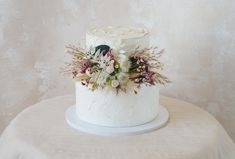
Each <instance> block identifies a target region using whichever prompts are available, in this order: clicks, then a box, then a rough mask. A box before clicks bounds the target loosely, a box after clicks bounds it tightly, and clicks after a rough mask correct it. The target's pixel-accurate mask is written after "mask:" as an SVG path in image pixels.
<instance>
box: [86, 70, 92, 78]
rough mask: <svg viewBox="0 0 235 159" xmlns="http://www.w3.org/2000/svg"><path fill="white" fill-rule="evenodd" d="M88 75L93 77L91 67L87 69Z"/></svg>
mask: <svg viewBox="0 0 235 159" xmlns="http://www.w3.org/2000/svg"><path fill="white" fill-rule="evenodd" d="M86 75H87V76H89V77H92V76H93V75H94V74H93V73H92V72H91V68H87V69H86Z"/></svg>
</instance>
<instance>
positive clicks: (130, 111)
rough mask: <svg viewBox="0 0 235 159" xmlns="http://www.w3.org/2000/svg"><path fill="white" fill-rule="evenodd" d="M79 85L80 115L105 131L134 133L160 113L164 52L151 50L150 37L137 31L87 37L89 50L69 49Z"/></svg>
mask: <svg viewBox="0 0 235 159" xmlns="http://www.w3.org/2000/svg"><path fill="white" fill-rule="evenodd" d="M67 50H68V52H69V53H70V54H72V55H73V62H72V64H71V65H70V66H72V67H71V72H72V76H73V78H74V79H76V114H77V116H78V118H79V119H81V120H83V121H85V122H88V123H91V124H95V125H100V126H107V127H131V126H137V125H142V124H145V123H148V122H150V121H152V120H154V119H155V118H156V117H157V115H158V113H159V84H164V83H167V82H168V79H167V78H166V77H165V76H163V75H161V74H160V73H159V72H158V71H159V70H161V69H162V66H163V65H162V63H161V62H160V61H159V57H160V55H161V53H162V52H161V51H158V50H157V48H156V47H154V48H149V33H148V31H147V30H146V29H143V28H135V27H111V26H110V27H104V28H98V29H92V30H90V31H88V32H87V34H86V49H81V48H77V47H75V46H68V47H67Z"/></svg>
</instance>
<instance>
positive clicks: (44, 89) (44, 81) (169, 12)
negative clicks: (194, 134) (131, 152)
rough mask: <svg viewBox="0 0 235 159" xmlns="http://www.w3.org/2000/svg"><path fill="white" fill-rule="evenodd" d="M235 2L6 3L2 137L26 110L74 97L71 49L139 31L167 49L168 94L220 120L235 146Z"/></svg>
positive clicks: (0, 79) (0, 33) (1, 8)
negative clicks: (96, 32) (88, 34)
mask: <svg viewBox="0 0 235 159" xmlns="http://www.w3.org/2000/svg"><path fill="white" fill-rule="evenodd" d="M234 11H235V1H233V0H226V1H223V0H178V1H173V0H129V1H128V0H119V1H117V0H50V1H48V0H9V1H8V0H5V1H4V0H0V88H1V96H0V130H3V128H4V127H5V126H6V125H7V124H8V123H9V121H10V120H11V119H12V118H13V117H14V116H15V115H16V114H17V113H18V112H20V111H21V110H22V109H24V108H26V107H27V106H29V105H31V104H33V103H36V102H38V101H40V100H43V99H46V98H49V97H53V96H57V95H63V94H68V93H73V83H72V81H71V80H70V79H69V78H65V77H62V76H60V75H59V73H58V72H59V68H60V67H61V66H62V64H63V61H64V60H65V59H67V57H66V56H65V55H64V44H66V43H75V42H78V41H84V33H85V31H86V30H87V29H88V28H90V27H95V26H102V25H133V26H135V25H138V26H145V27H147V28H149V30H150V31H151V34H152V39H151V43H152V44H154V45H156V44H157V45H158V46H161V47H162V48H165V49H166V55H165V61H166V62H167V66H166V71H165V72H166V73H167V74H168V75H169V77H170V79H171V80H172V81H173V83H172V84H170V85H169V86H168V87H167V88H165V89H162V94H165V95H168V96H172V97H177V98H180V99H183V100H186V101H189V102H192V103H194V104H196V105H198V106H200V107H202V108H204V109H205V110H207V111H209V112H210V113H212V114H213V115H214V116H215V117H216V118H217V119H218V120H219V121H220V122H221V123H222V125H223V126H224V127H225V128H226V130H227V131H228V132H229V134H230V135H231V136H232V137H233V139H234V140H235V62H234V61H235V12H234Z"/></svg>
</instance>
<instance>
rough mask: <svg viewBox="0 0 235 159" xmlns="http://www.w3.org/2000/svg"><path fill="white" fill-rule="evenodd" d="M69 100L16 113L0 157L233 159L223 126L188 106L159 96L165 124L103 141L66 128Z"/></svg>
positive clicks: (234, 147) (52, 101) (0, 147)
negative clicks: (154, 128)
mask: <svg viewBox="0 0 235 159" xmlns="http://www.w3.org/2000/svg"><path fill="white" fill-rule="evenodd" d="M74 99H75V98H74V96H72V95H67V96H60V97H56V98H52V99H49V100H45V101H42V102H40V103H37V104H35V105H34V106H31V107H29V108H27V109H26V110H24V111H23V112H22V113H20V114H19V115H18V116H17V117H16V118H15V119H14V120H13V121H12V122H11V124H10V125H9V126H8V127H7V128H6V129H5V131H4V132H3V134H2V136H1V138H0V158H1V159H235V145H234V143H233V141H232V140H231V139H230V137H229V136H228V135H227V133H226V132H225V130H224V129H223V127H222V126H221V125H220V124H219V123H218V122H217V121H216V120H215V119H214V118H213V117H212V116H211V115H210V114H208V113H207V112H205V111H203V110H201V109H199V108H198V107H196V106H193V105H192V104H189V103H186V102H183V101H180V100H177V99H172V98H168V97H161V99H160V103H161V104H162V105H164V106H165V107H166V108H167V109H168V111H169V113H170V120H169V122H168V123H167V125H166V126H164V127H162V128H161V129H158V130H156V131H153V132H149V133H145V134H140V135H134V136H119V137H110V136H109V137H108V136H96V135H91V134H86V133H82V132H78V131H75V130H74V129H72V128H70V127H69V126H68V125H67V123H66V121H65V119H64V113H65V111H66V109H67V108H68V107H69V106H71V105H72V104H74V102H75V100H74ZM143 106H144V105H143Z"/></svg>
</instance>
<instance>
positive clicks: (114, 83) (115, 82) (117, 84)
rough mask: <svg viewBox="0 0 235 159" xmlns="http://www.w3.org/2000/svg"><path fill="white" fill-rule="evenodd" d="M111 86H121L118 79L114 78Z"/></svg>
mask: <svg viewBox="0 0 235 159" xmlns="http://www.w3.org/2000/svg"><path fill="white" fill-rule="evenodd" d="M111 86H112V87H114V88H116V87H118V86H119V82H118V80H112V82H111Z"/></svg>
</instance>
